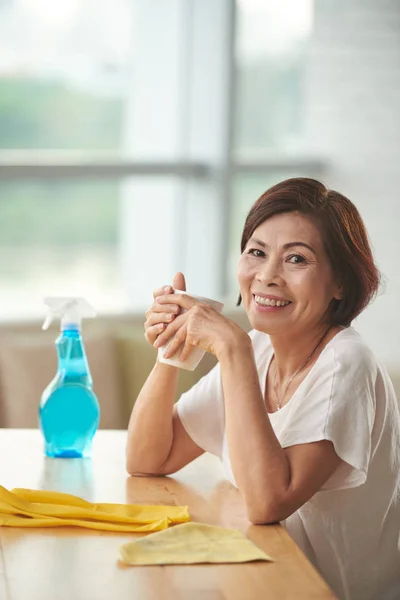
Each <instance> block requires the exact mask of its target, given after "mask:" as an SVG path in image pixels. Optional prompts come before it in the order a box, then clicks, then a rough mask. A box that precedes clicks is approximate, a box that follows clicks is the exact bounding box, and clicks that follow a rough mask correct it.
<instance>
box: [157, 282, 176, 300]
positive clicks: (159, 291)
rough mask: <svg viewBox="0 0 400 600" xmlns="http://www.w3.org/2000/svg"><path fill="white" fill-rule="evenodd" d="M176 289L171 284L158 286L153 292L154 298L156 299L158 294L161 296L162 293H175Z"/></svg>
mask: <svg viewBox="0 0 400 600" xmlns="http://www.w3.org/2000/svg"><path fill="white" fill-rule="evenodd" d="M173 293H174V290H173V288H172V287H171V286H170V285H164V286H163V287H160V288H157V289H156V290H154V292H153V298H154V299H156V298H157V296H161V295H162V294H173Z"/></svg>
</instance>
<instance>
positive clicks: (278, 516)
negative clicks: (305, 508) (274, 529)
mask: <svg viewBox="0 0 400 600" xmlns="http://www.w3.org/2000/svg"><path fill="white" fill-rule="evenodd" d="M246 508H247V517H248V519H249V521H250V523H251V524H252V525H271V524H272V523H279V522H280V521H284V520H285V519H286V518H287V517H288V516H289V515H290V514H291V513H292V512H293V511H290V510H289V509H288V508H287V507H286V506H285V505H284V504H283V503H282V502H279V501H273V500H272V501H271V502H268V503H267V502H263V503H262V504H258V503H250V502H248V503H247V502H246Z"/></svg>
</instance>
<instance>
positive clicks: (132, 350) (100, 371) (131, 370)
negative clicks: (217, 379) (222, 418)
mask: <svg viewBox="0 0 400 600" xmlns="http://www.w3.org/2000/svg"><path fill="white" fill-rule="evenodd" d="M227 316H229V317H231V318H232V319H234V320H235V321H236V322H237V323H239V324H240V325H241V326H242V327H243V328H244V329H246V330H248V329H249V327H248V321H247V318H246V316H245V314H244V312H243V311H242V310H241V309H237V310H236V309H235V310H233V311H232V312H231V313H230V314H227ZM143 321H144V316H143V315H133V314H132V315H123V316H118V317H105V316H104V317H100V318H97V319H95V320H93V321H85V323H84V329H83V337H84V341H85V347H86V351H87V356H88V360H89V365H90V369H91V373H92V377H93V389H94V391H95V393H96V394H97V397H98V399H99V403H100V409H101V418H100V427H101V428H104V429H124V428H126V427H127V424H128V419H129V415H130V411H131V409H132V406H133V404H134V402H135V399H136V398H137V395H138V393H139V391H140V388H141V387H142V385H143V383H144V381H145V380H146V377H147V376H148V374H149V372H150V371H151V369H152V367H153V365H154V362H155V358H156V351H155V350H154V348H152V347H151V346H150V345H149V344H148V343H147V342H146V340H145V339H144V335H143V333H144V330H143ZM41 325H42V323H41V322H40V323H39V322H37V323H14V324H2V325H0V427H21V428H24V427H37V425H38V406H39V401H40V396H41V394H42V392H43V390H44V389H45V387H46V386H47V385H48V383H49V382H50V381H51V379H52V378H53V377H54V375H55V373H56V369H57V356H56V348H55V345H54V341H55V339H56V338H57V336H58V330H57V327H56V326H54V327H53V326H52V327H51V329H49V330H48V331H46V332H44V331H42V329H41ZM214 364H215V359H214V357H213V356H212V355H210V354H206V355H205V357H204V358H203V360H202V361H201V363H200V365H199V367H198V368H197V369H196V370H195V371H192V372H190V371H181V372H180V377H179V385H178V391H177V397H179V396H180V394H181V393H182V392H183V391H185V390H186V389H188V388H190V387H191V386H192V385H193V384H194V383H195V382H196V381H197V380H198V379H199V378H200V377H202V376H203V375H204V374H205V373H207V372H208V371H209V370H210V368H212V366H214Z"/></svg>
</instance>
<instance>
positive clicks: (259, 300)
mask: <svg viewBox="0 0 400 600" xmlns="http://www.w3.org/2000/svg"><path fill="white" fill-rule="evenodd" d="M253 298H254V302H255V305H256V308H257V310H268V311H271V310H275V311H276V310H282V309H283V308H285V307H286V306H289V304H292V303H291V301H290V300H285V299H283V298H282V299H277V298H268V297H265V296H257V295H255V294H253Z"/></svg>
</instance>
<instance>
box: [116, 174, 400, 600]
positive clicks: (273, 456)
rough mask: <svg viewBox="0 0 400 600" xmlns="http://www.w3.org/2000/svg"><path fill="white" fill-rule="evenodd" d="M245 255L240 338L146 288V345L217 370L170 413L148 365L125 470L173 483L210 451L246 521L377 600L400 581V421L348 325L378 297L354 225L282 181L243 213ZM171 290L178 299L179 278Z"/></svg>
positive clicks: (338, 200) (308, 185) (182, 297)
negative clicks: (196, 350) (284, 532)
mask: <svg viewBox="0 0 400 600" xmlns="http://www.w3.org/2000/svg"><path fill="white" fill-rule="evenodd" d="M241 249H242V255H241V258H240V261H239V266H238V281H239V286H240V294H241V296H240V300H243V305H244V308H245V310H246V313H247V315H248V317H249V320H250V323H251V324H252V326H253V331H251V332H250V334H249V335H247V334H246V333H245V332H244V331H243V330H241V329H240V328H239V327H238V326H237V325H236V324H235V323H233V322H232V321H230V320H229V319H227V318H226V317H224V316H222V315H220V314H218V313H217V312H216V311H215V310H213V309H212V308H211V307H210V306H208V305H205V304H203V303H201V302H199V301H198V300H196V299H194V298H192V297H190V296H188V295H186V294H180V293H173V292H174V289H173V288H172V286H167V287H163V288H160V289H158V290H156V291H155V292H154V302H153V304H152V306H151V307H150V308H149V310H148V311H147V313H146V323H145V329H146V339H147V340H148V341H149V342H150V343H152V344H154V346H156V347H160V346H163V345H164V344H165V343H167V342H169V348H168V351H169V352H170V353H171V354H173V353H175V352H176V351H178V350H179V349H180V351H181V355H180V358H181V359H182V360H184V359H185V358H186V357H187V355H188V353H189V352H190V350H191V349H192V348H193V347H196V346H197V347H201V348H202V349H204V350H208V351H210V352H212V353H213V354H214V355H215V356H216V357H217V359H218V365H217V366H216V367H215V368H214V369H213V370H212V371H211V372H210V373H209V374H208V375H206V376H205V377H204V378H203V379H201V380H200V381H199V382H198V383H197V384H196V385H195V386H194V387H193V388H192V389H190V390H189V391H188V392H186V393H185V394H183V396H182V397H181V398H180V400H179V401H178V403H177V404H176V406H174V392H175V389H176V382H177V369H176V368H174V367H170V366H168V365H165V364H161V363H156V365H155V366H154V369H153V371H152V373H151V374H150V376H149V378H148V379H147V381H146V383H145V385H144V387H143V389H142V391H141V393H140V395H139V397H138V399H137V402H136V404H135V406H134V409H133V412H132V416H131V421H130V424H129V432H128V446H127V469H128V471H129V472H130V473H132V474H158V475H162V474H169V473H173V472H175V471H177V470H178V469H180V468H181V467H183V466H184V465H185V464H187V463H188V462H190V461H191V460H193V459H194V458H196V457H197V456H199V455H200V454H202V453H203V452H204V451H208V452H211V453H213V454H216V455H217V456H219V458H220V459H221V461H222V463H223V465H224V467H225V470H226V474H227V477H228V478H229V479H230V481H231V482H232V483H233V484H234V485H236V486H237V487H238V488H239V489H240V491H241V493H242V496H243V498H244V501H245V503H246V507H247V512H248V516H249V520H250V521H252V522H253V523H255V524H265V523H271V522H274V521H282V523H283V524H284V525H285V526H286V528H287V529H288V531H289V533H290V534H291V535H292V536H293V538H294V539H295V540H296V541H297V543H298V544H299V545H300V546H301V547H302V549H303V550H304V552H305V553H306V554H307V555H308V557H309V558H310V560H311V561H312V562H313V563H314V564H315V565H316V567H317V568H318V569H319V570H320V572H321V573H322V574H323V576H324V577H325V578H326V580H327V581H328V583H329V584H330V585H331V587H332V589H333V591H334V592H335V593H336V595H337V597H338V598H340V599H345V600H358V599H360V600H361V599H362V600H375V599H378V598H382V596H383V594H384V592H385V589H386V587H390V586H391V585H393V583H394V582H396V581H397V579H398V578H399V571H398V564H399V560H400V551H399V541H400V469H399V464H400V411H399V403H398V400H397V399H396V396H395V393H394V390H393V386H392V384H391V381H390V379H389V377H388V375H387V372H386V370H385V368H384V367H383V365H382V364H381V362H380V361H379V360H378V359H377V358H376V357H375V356H374V354H373V353H372V351H371V350H370V348H368V346H367V345H366V344H365V342H364V341H363V339H362V338H361V336H360V335H359V334H358V333H357V332H356V330H355V329H353V327H352V326H351V323H352V321H353V319H354V318H355V317H356V316H357V315H358V314H359V313H360V312H361V311H362V310H363V309H364V308H365V307H366V306H367V305H368V303H369V302H370V301H371V299H372V298H373V296H374V294H375V293H376V292H377V289H378V285H379V272H378V270H377V268H376V266H375V263H374V259H373V256H372V253H371V249H370V245H369V241H368V236H367V233H366V230H365V227H364V224H363V222H362V219H361V217H360V215H359V213H358V211H357V209H356V207H355V206H354V205H353V204H352V202H350V200H348V199H347V198H345V197H344V196H342V195H341V194H339V193H337V192H334V191H332V190H328V189H327V188H325V186H324V185H323V184H321V183H319V182H318V181H315V180H312V179H307V178H296V179H290V180H287V181H283V182H282V183H280V184H278V185H276V186H274V187H272V188H270V189H269V190H267V191H266V192H265V193H264V194H263V195H262V196H261V197H260V199H259V200H258V201H257V202H256V203H255V205H254V206H253V208H252V209H251V210H250V212H249V215H248V217H247V219H246V223H245V226H244V230H243V236H242V245H241ZM173 287H174V288H175V289H181V290H185V289H186V288H185V280H184V277H183V275H182V274H181V273H179V274H177V275H176V277H175V280H174V282H173ZM243 440H246V443H245V444H244V443H243ZM366 523H368V527H366V526H365V524H366ZM371 564H373V565H374V569H370V568H368V569H367V570H365V566H366V565H371Z"/></svg>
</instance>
